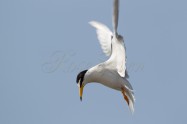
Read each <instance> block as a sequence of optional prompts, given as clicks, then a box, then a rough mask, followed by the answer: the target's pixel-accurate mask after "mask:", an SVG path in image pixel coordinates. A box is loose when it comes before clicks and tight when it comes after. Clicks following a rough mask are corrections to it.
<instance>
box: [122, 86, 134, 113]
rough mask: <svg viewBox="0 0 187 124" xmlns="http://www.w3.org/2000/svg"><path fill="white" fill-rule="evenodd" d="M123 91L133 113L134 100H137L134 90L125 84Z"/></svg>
mask: <svg viewBox="0 0 187 124" xmlns="http://www.w3.org/2000/svg"><path fill="white" fill-rule="evenodd" d="M122 93H123V96H124V99H125V100H126V102H127V104H128V106H129V108H130V111H131V112H132V113H134V102H135V97H134V92H133V90H132V89H130V88H129V87H128V86H126V85H125V86H124V87H123V88H122Z"/></svg>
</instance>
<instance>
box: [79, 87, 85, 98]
mask: <svg viewBox="0 0 187 124" xmlns="http://www.w3.org/2000/svg"><path fill="white" fill-rule="evenodd" d="M83 89H84V86H81V87H80V88H79V96H80V100H81V101H82V94H83Z"/></svg>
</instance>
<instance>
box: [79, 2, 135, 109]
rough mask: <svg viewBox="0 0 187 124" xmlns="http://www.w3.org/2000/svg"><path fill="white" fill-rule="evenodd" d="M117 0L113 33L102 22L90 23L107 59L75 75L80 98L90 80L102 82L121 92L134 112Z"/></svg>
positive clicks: (133, 99)
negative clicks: (120, 31)
mask: <svg viewBox="0 0 187 124" xmlns="http://www.w3.org/2000/svg"><path fill="white" fill-rule="evenodd" d="M118 7H119V0H114V12H113V28H114V29H113V33H112V31H110V29H109V28H108V27H107V26H105V25H104V24H102V23H100V22H96V21H91V22H90V24H91V25H92V26H93V27H94V28H96V33H97V37H98V40H99V42H100V45H101V48H102V50H103V52H104V53H105V54H106V55H107V56H110V57H109V59H108V60H107V61H105V62H103V63H100V64H98V65H96V66H94V67H92V68H90V69H88V70H85V71H82V72H80V73H79V74H78V76H77V83H78V84H79V86H80V98H81V99H82V90H83V87H84V86H85V85H86V84H88V83H91V82H97V83H100V84H103V85H105V86H107V87H109V88H112V89H115V90H119V91H121V92H122V94H123V96H124V99H125V100H126V101H127V103H128V105H129V108H130V110H131V112H134V101H135V98H134V93H133V88H132V86H131V84H130V83H129V81H128V80H127V78H128V75H127V71H126V51H125V47H124V40H123V37H122V36H121V35H118V33H117V27H118V11H119V10H118Z"/></svg>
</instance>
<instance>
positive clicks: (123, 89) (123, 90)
mask: <svg viewBox="0 0 187 124" xmlns="http://www.w3.org/2000/svg"><path fill="white" fill-rule="evenodd" d="M121 92H122V94H123V97H124V99H125V100H126V102H127V104H128V105H129V99H128V97H127V95H126V94H125V92H126V91H125V88H121Z"/></svg>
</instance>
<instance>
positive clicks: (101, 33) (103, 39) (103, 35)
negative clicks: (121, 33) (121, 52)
mask: <svg viewBox="0 0 187 124" xmlns="http://www.w3.org/2000/svg"><path fill="white" fill-rule="evenodd" d="M89 24H90V25H91V26H93V27H94V28H96V33H97V38H98V40H99V43H100V45H101V48H102V50H103V52H104V53H105V55H106V56H110V55H111V43H112V41H111V37H112V32H111V31H110V29H109V28H108V27H107V26H106V25H104V24H102V23H100V22H96V21H91V22H89Z"/></svg>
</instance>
